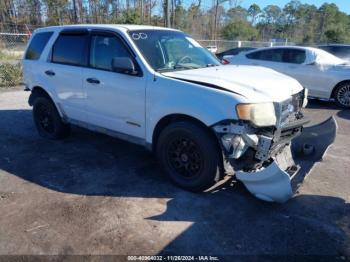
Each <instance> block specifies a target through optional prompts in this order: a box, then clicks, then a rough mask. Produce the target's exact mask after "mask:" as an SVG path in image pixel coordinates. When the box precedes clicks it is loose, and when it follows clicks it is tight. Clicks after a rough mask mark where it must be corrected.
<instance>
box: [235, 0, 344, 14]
mask: <svg viewBox="0 0 350 262" xmlns="http://www.w3.org/2000/svg"><path fill="white" fill-rule="evenodd" d="M289 2H290V0H242V6H244V7H249V6H250V5H251V4H254V3H255V4H258V5H259V6H260V7H261V8H264V7H265V6H267V5H278V6H281V7H283V6H284V5H285V4H287V3H289ZM300 2H301V3H303V4H313V5H316V6H317V7H320V6H321V5H322V4H323V3H325V2H328V3H334V4H336V5H337V6H338V7H339V9H340V10H341V11H343V12H345V13H347V14H350V0H333V1H332V0H301V1H300Z"/></svg>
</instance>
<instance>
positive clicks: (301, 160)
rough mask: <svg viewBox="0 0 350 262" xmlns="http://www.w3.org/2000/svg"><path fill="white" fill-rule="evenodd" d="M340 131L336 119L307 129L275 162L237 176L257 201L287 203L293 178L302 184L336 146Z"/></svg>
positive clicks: (330, 119) (240, 172) (274, 159)
mask: <svg viewBox="0 0 350 262" xmlns="http://www.w3.org/2000/svg"><path fill="white" fill-rule="evenodd" d="M336 132H337V123H336V120H335V119H334V117H331V118H329V119H328V120H326V121H324V122H323V123H320V124H318V125H315V126H311V127H306V128H304V129H303V132H302V134H301V135H300V136H298V137H296V138H294V139H293V140H292V143H291V146H287V147H286V148H285V149H284V150H283V151H282V152H281V153H280V154H277V155H276V156H275V157H274V158H273V159H272V162H271V163H270V164H269V165H267V166H265V167H262V168H261V169H259V170H256V171H254V172H242V171H239V172H236V177H237V179H238V180H240V181H241V182H242V183H243V184H244V185H245V187H246V188H247V189H248V190H249V191H250V192H251V193H252V194H253V195H254V196H256V197H257V198H259V199H262V200H265V201H269V202H279V203H283V202H286V201H287V200H288V199H290V198H291V197H292V196H293V190H292V179H293V181H294V180H297V182H299V183H300V182H301V181H302V180H303V179H304V177H305V176H306V175H307V174H308V172H309V171H310V170H311V169H312V167H313V166H314V165H315V164H317V162H319V161H321V160H322V158H323V156H324V155H325V153H326V152H327V149H328V148H329V146H330V145H331V144H333V142H334V140H335V137H336Z"/></svg>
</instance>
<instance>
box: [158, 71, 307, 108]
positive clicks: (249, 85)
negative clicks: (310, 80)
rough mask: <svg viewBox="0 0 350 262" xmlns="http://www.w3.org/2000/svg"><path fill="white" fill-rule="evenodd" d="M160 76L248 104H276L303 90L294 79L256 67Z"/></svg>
mask: <svg viewBox="0 0 350 262" xmlns="http://www.w3.org/2000/svg"><path fill="white" fill-rule="evenodd" d="M162 74H163V75H165V76H168V77H172V78H176V79H180V80H183V81H188V82H193V83H197V84H201V85H203V86H208V87H211V88H217V89H221V90H226V91H228V92H232V93H236V94H239V95H241V96H244V97H245V98H246V99H247V100H249V101H250V102H267V101H268V102H271V101H273V102H280V101H283V100H286V99H288V98H289V97H290V96H291V95H293V94H295V93H298V92H300V91H301V90H302V89H303V87H302V86H301V85H300V84H299V82H298V81H296V80H295V79H294V78H291V77H289V76H286V75H283V74H281V73H278V72H276V71H274V70H272V69H269V68H265V67H259V66H245V65H223V66H216V67H206V68H200V69H193V70H183V71H174V72H167V73H162Z"/></svg>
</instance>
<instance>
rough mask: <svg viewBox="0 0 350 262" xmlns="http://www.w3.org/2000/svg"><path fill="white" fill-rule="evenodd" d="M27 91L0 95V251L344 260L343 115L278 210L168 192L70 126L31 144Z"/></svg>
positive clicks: (319, 106) (134, 160)
mask: <svg viewBox="0 0 350 262" xmlns="http://www.w3.org/2000/svg"><path fill="white" fill-rule="evenodd" d="M28 95H29V93H28V92H23V91H20V90H15V91H2V92H0V255H13V254H27V255H28V254H29V255H30V254H34V255H39V254H64V255H69V254H122V255H126V254H128V255H154V254H174V255H180V254H182V255H183V254H196V255H261V254H267V255H329V256H337V257H338V258H339V259H346V257H348V256H349V255H350V225H349V222H350V205H349V202H350V190H349V188H350V172H349V170H350V158H349V157H350V152H349V150H348V148H349V147H350V139H349V137H348V136H349V134H350V110H339V109H337V108H336V107H335V106H334V105H333V104H332V103H328V102H322V101H311V102H310V105H309V108H308V109H307V110H306V114H307V115H308V116H311V117H312V121H313V122H314V123H317V122H321V121H322V120H324V119H326V118H327V117H329V116H331V115H335V116H336V118H337V121H338V124H339V131H338V136H337V140H336V142H335V144H334V145H333V146H332V147H331V148H330V149H329V151H328V154H327V156H326V157H325V159H324V161H323V162H322V163H319V164H317V165H316V166H315V168H314V169H313V171H312V172H311V173H310V175H309V176H307V178H306V179H305V180H304V183H303V184H302V185H301V186H300V187H299V189H298V193H297V194H296V196H295V197H294V198H293V199H292V200H290V201H289V202H287V203H286V204H283V205H278V204H269V203H265V202H261V201H259V200H257V199H255V198H254V197H252V196H251V195H250V194H249V193H248V192H247V191H246V190H245V188H244V187H243V185H242V184H240V183H235V182H233V181H230V180H228V181H227V182H226V183H224V184H223V185H222V186H220V187H219V188H218V189H217V190H215V191H213V192H210V193H203V194H193V193H189V192H185V191H183V190H181V189H178V188H177V187H175V186H173V185H172V184H171V183H170V182H169V181H168V180H167V179H166V178H165V177H164V176H163V175H162V174H161V171H160V170H159V169H158V167H157V164H156V162H155V160H154V158H153V156H152V155H151V154H150V153H148V152H147V151H146V150H144V149H143V148H142V147H138V146H135V145H132V144H129V143H126V142H123V141H120V140H117V139H114V138H110V137H107V136H105V135H101V134H95V133H92V132H89V131H86V130H82V129H80V128H74V129H73V132H72V136H71V137H70V138H68V139H66V140H63V141H47V140H44V139H42V138H40V137H39V136H38V134H37V132H36V130H35V128H34V124H33V121H32V115H31V109H30V107H29V106H28V104H27V99H28Z"/></svg>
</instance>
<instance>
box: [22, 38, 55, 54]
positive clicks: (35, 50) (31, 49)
mask: <svg viewBox="0 0 350 262" xmlns="http://www.w3.org/2000/svg"><path fill="white" fill-rule="evenodd" d="M52 34H53V32H43V33H37V34H35V35H34V36H33V39H32V40H31V41H30V44H29V46H28V49H27V52H26V54H25V57H24V59H28V60H38V59H39V58H40V56H41V53H42V52H43V50H44V48H45V46H46V44H47V42H48V41H49V39H50V37H51V36H52Z"/></svg>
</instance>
